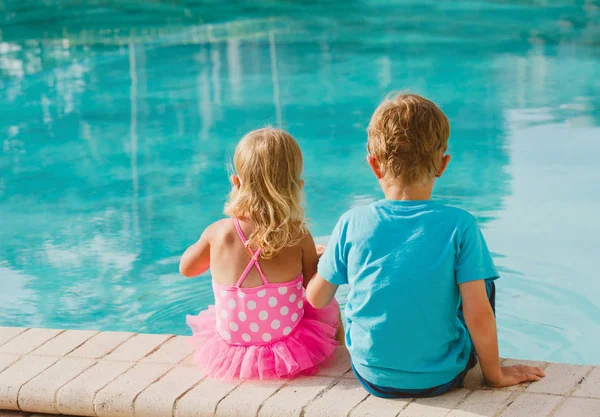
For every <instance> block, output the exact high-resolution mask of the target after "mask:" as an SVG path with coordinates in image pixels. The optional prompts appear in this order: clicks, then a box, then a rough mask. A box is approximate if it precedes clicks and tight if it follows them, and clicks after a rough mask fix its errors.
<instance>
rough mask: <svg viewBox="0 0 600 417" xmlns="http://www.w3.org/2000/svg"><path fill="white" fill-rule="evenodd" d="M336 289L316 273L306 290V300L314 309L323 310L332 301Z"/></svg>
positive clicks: (336, 287)
mask: <svg viewBox="0 0 600 417" xmlns="http://www.w3.org/2000/svg"><path fill="white" fill-rule="evenodd" d="M337 289H338V286H337V285H335V284H332V283H331V282H329V281H327V280H325V278H323V277H322V276H321V275H319V274H318V273H317V274H316V275H315V276H314V278H313V279H312V280H311V281H310V283H309V284H308V287H307V288H306V299H307V300H308V302H309V303H310V305H312V306H313V307H314V308H323V307H325V306H326V305H328V304H329V303H330V302H331V301H332V300H333V297H334V296H335V292H336V291H337Z"/></svg>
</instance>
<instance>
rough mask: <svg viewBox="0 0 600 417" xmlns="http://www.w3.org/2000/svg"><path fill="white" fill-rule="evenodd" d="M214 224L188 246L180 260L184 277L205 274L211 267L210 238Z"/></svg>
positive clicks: (180, 269) (180, 271) (180, 268)
mask: <svg viewBox="0 0 600 417" xmlns="http://www.w3.org/2000/svg"><path fill="white" fill-rule="evenodd" d="M212 229H213V226H209V227H208V228H207V229H206V230H205V231H204V233H202V236H200V239H199V240H198V241H197V242H196V243H194V244H193V245H192V246H190V247H189V248H187V250H186V251H185V252H184V254H183V255H182V256H181V261H180V262H179V273H181V275H183V276H184V277H188V278H194V277H197V276H198V275H200V274H203V273H204V272H206V271H207V270H208V268H209V267H210V239H211V236H212V233H213V231H212Z"/></svg>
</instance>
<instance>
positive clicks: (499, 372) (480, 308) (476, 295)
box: [459, 280, 545, 388]
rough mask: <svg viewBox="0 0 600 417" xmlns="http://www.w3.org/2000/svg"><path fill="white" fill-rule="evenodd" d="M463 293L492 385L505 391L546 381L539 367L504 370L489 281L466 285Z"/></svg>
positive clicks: (465, 310)
mask: <svg viewBox="0 0 600 417" xmlns="http://www.w3.org/2000/svg"><path fill="white" fill-rule="evenodd" d="M459 289H460V294H461V296H462V300H463V313H464V315H465V322H466V324H467V328H468V329H469V333H470V334H471V339H472V340H473V345H474V346H475V351H476V352H477V357H478V359H479V362H480V364H481V370H482V371H483V376H484V377H485V380H486V382H487V383H488V385H490V386H491V387H494V388H501V387H508V386H511V385H516V384H519V383H521V382H525V381H539V380H540V379H541V378H543V377H544V376H545V374H544V371H542V370H541V369H540V368H537V367H533V366H522V365H517V366H508V367H501V366H500V357H499V354H498V333H497V329H496V318H495V317H494V311H493V310H492V306H491V305H490V301H489V299H488V296H487V292H486V289H485V281H484V280H477V281H469V282H465V283H463V284H460V285H459Z"/></svg>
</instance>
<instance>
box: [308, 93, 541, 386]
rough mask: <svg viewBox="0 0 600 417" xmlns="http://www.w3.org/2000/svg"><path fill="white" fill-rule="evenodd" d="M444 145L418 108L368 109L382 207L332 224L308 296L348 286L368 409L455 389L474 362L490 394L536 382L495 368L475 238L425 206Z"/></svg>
mask: <svg viewBox="0 0 600 417" xmlns="http://www.w3.org/2000/svg"><path fill="white" fill-rule="evenodd" d="M449 135H450V126H449V122H448V119H447V118H446V116H445V115H444V113H442V111H441V110H440V109H439V108H438V107H437V106H436V105H435V104H434V103H432V102H431V101H429V100H427V99H425V98H423V97H420V96H417V95H412V94H400V95H397V96H396V97H394V98H393V99H391V100H385V101H384V102H383V103H382V104H381V105H380V106H379V107H378V108H377V110H376V111H375V113H374V114H373V117H372V119H371V122H370V124H369V128H368V144H367V147H368V152H369V155H368V158H367V160H368V163H369V165H370V167H371V169H372V170H373V173H374V174H375V176H376V177H377V179H378V180H379V184H380V186H381V188H382V190H383V192H384V194H385V199H384V200H381V201H379V202H376V203H373V204H370V205H368V206H364V207H359V208H355V209H352V210H350V211H349V212H347V213H346V214H344V215H343V216H342V218H341V219H340V220H339V222H338V224H337V226H336V227H335V230H334V231H333V234H332V236H331V240H330V243H329V245H328V247H327V249H326V251H325V253H324V255H323V256H322V258H321V261H320V263H319V270H318V274H317V275H316V276H315V278H314V279H313V280H312V281H311V282H310V284H309V286H308V289H307V297H308V301H309V302H310V303H311V304H312V305H313V306H315V307H317V308H318V307H322V306H325V305H327V304H328V303H329V302H330V301H331V299H332V298H333V296H334V295H335V292H336V290H337V288H338V286H339V285H341V284H349V285H350V292H349V294H348V302H347V305H346V310H345V311H346V318H347V321H348V327H347V329H346V343H347V345H348V349H349V351H350V356H351V358H352V368H353V370H354V373H355V374H356V376H357V378H358V380H359V381H360V383H361V384H362V386H363V387H364V388H365V389H366V390H367V391H368V392H370V393H371V394H373V395H376V396H378V397H384V398H402V397H429V396H434V395H440V394H443V393H445V392H448V391H450V390H452V389H454V388H457V387H460V386H462V385H463V383H464V377H465V375H466V373H467V371H468V370H469V369H471V368H473V367H474V366H475V364H476V363H477V358H478V359H479V361H480V363H481V368H482V371H483V375H484V377H485V379H486V381H487V383H488V384H489V385H490V386H492V387H505V386H510V385H515V384H518V383H521V382H524V381H537V380H539V379H540V378H542V377H543V376H544V373H543V371H542V370H541V369H539V368H535V367H529V366H512V367H501V366H500V359H499V356H498V338H497V332H496V321H495V316H494V297H495V287H494V280H495V279H497V278H498V273H497V271H496V268H495V266H494V263H493V261H492V258H491V256H490V253H489V251H488V248H487V245H486V243H485V240H484V238H483V235H482V234H481V231H480V230H479V227H478V226H477V222H476V220H475V218H474V217H473V216H472V215H471V214H469V213H468V212H466V211H463V210H460V209H457V208H453V207H448V206H444V205H442V204H437V203H434V202H431V201H430V197H431V192H432V190H433V186H434V183H435V180H436V178H439V177H440V176H442V174H443V173H444V171H445V170H446V168H447V166H448V163H449V162H450V155H446V154H445V152H446V150H447V148H448V137H449ZM461 300H462V306H461ZM463 315H464V316H463ZM475 353H476V354H477V357H476V356H475Z"/></svg>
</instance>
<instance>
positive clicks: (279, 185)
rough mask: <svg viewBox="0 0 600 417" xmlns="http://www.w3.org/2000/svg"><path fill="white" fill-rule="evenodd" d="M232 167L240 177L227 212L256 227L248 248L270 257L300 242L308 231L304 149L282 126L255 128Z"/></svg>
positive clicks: (240, 148) (247, 137) (244, 138)
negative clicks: (303, 174)
mask: <svg viewBox="0 0 600 417" xmlns="http://www.w3.org/2000/svg"><path fill="white" fill-rule="evenodd" d="M233 165H234V168H235V170H236V172H237V175H238V176H239V179H240V184H239V186H234V187H233V189H232V191H231V194H230V196H229V201H228V202H227V204H226V205H225V214H227V215H229V216H232V217H236V218H240V219H244V220H246V221H248V222H250V223H252V224H253V225H254V231H253V232H252V234H251V235H250V236H249V238H248V242H247V244H246V245H247V246H250V247H253V248H260V249H261V251H262V253H261V257H262V258H264V259H271V258H273V257H274V256H276V255H277V254H278V253H279V252H280V251H281V249H283V248H284V247H288V246H294V245H296V244H298V243H299V242H300V241H301V240H302V239H303V238H304V236H305V235H306V234H307V233H308V229H307V227H306V224H305V214H304V209H303V207H302V185H303V183H302V179H301V175H302V166H303V161H302V152H301V151H300V146H298V143H297V142H296V141H295V140H294V138H293V137H292V136H290V134H288V133H286V132H284V131H283V130H280V129H274V128H264V129H258V130H254V131H252V132H250V133H248V134H247V135H246V136H244V137H243V138H242V140H241V141H240V143H239V144H238V145H237V147H236V149H235V154H234V157H233Z"/></svg>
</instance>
